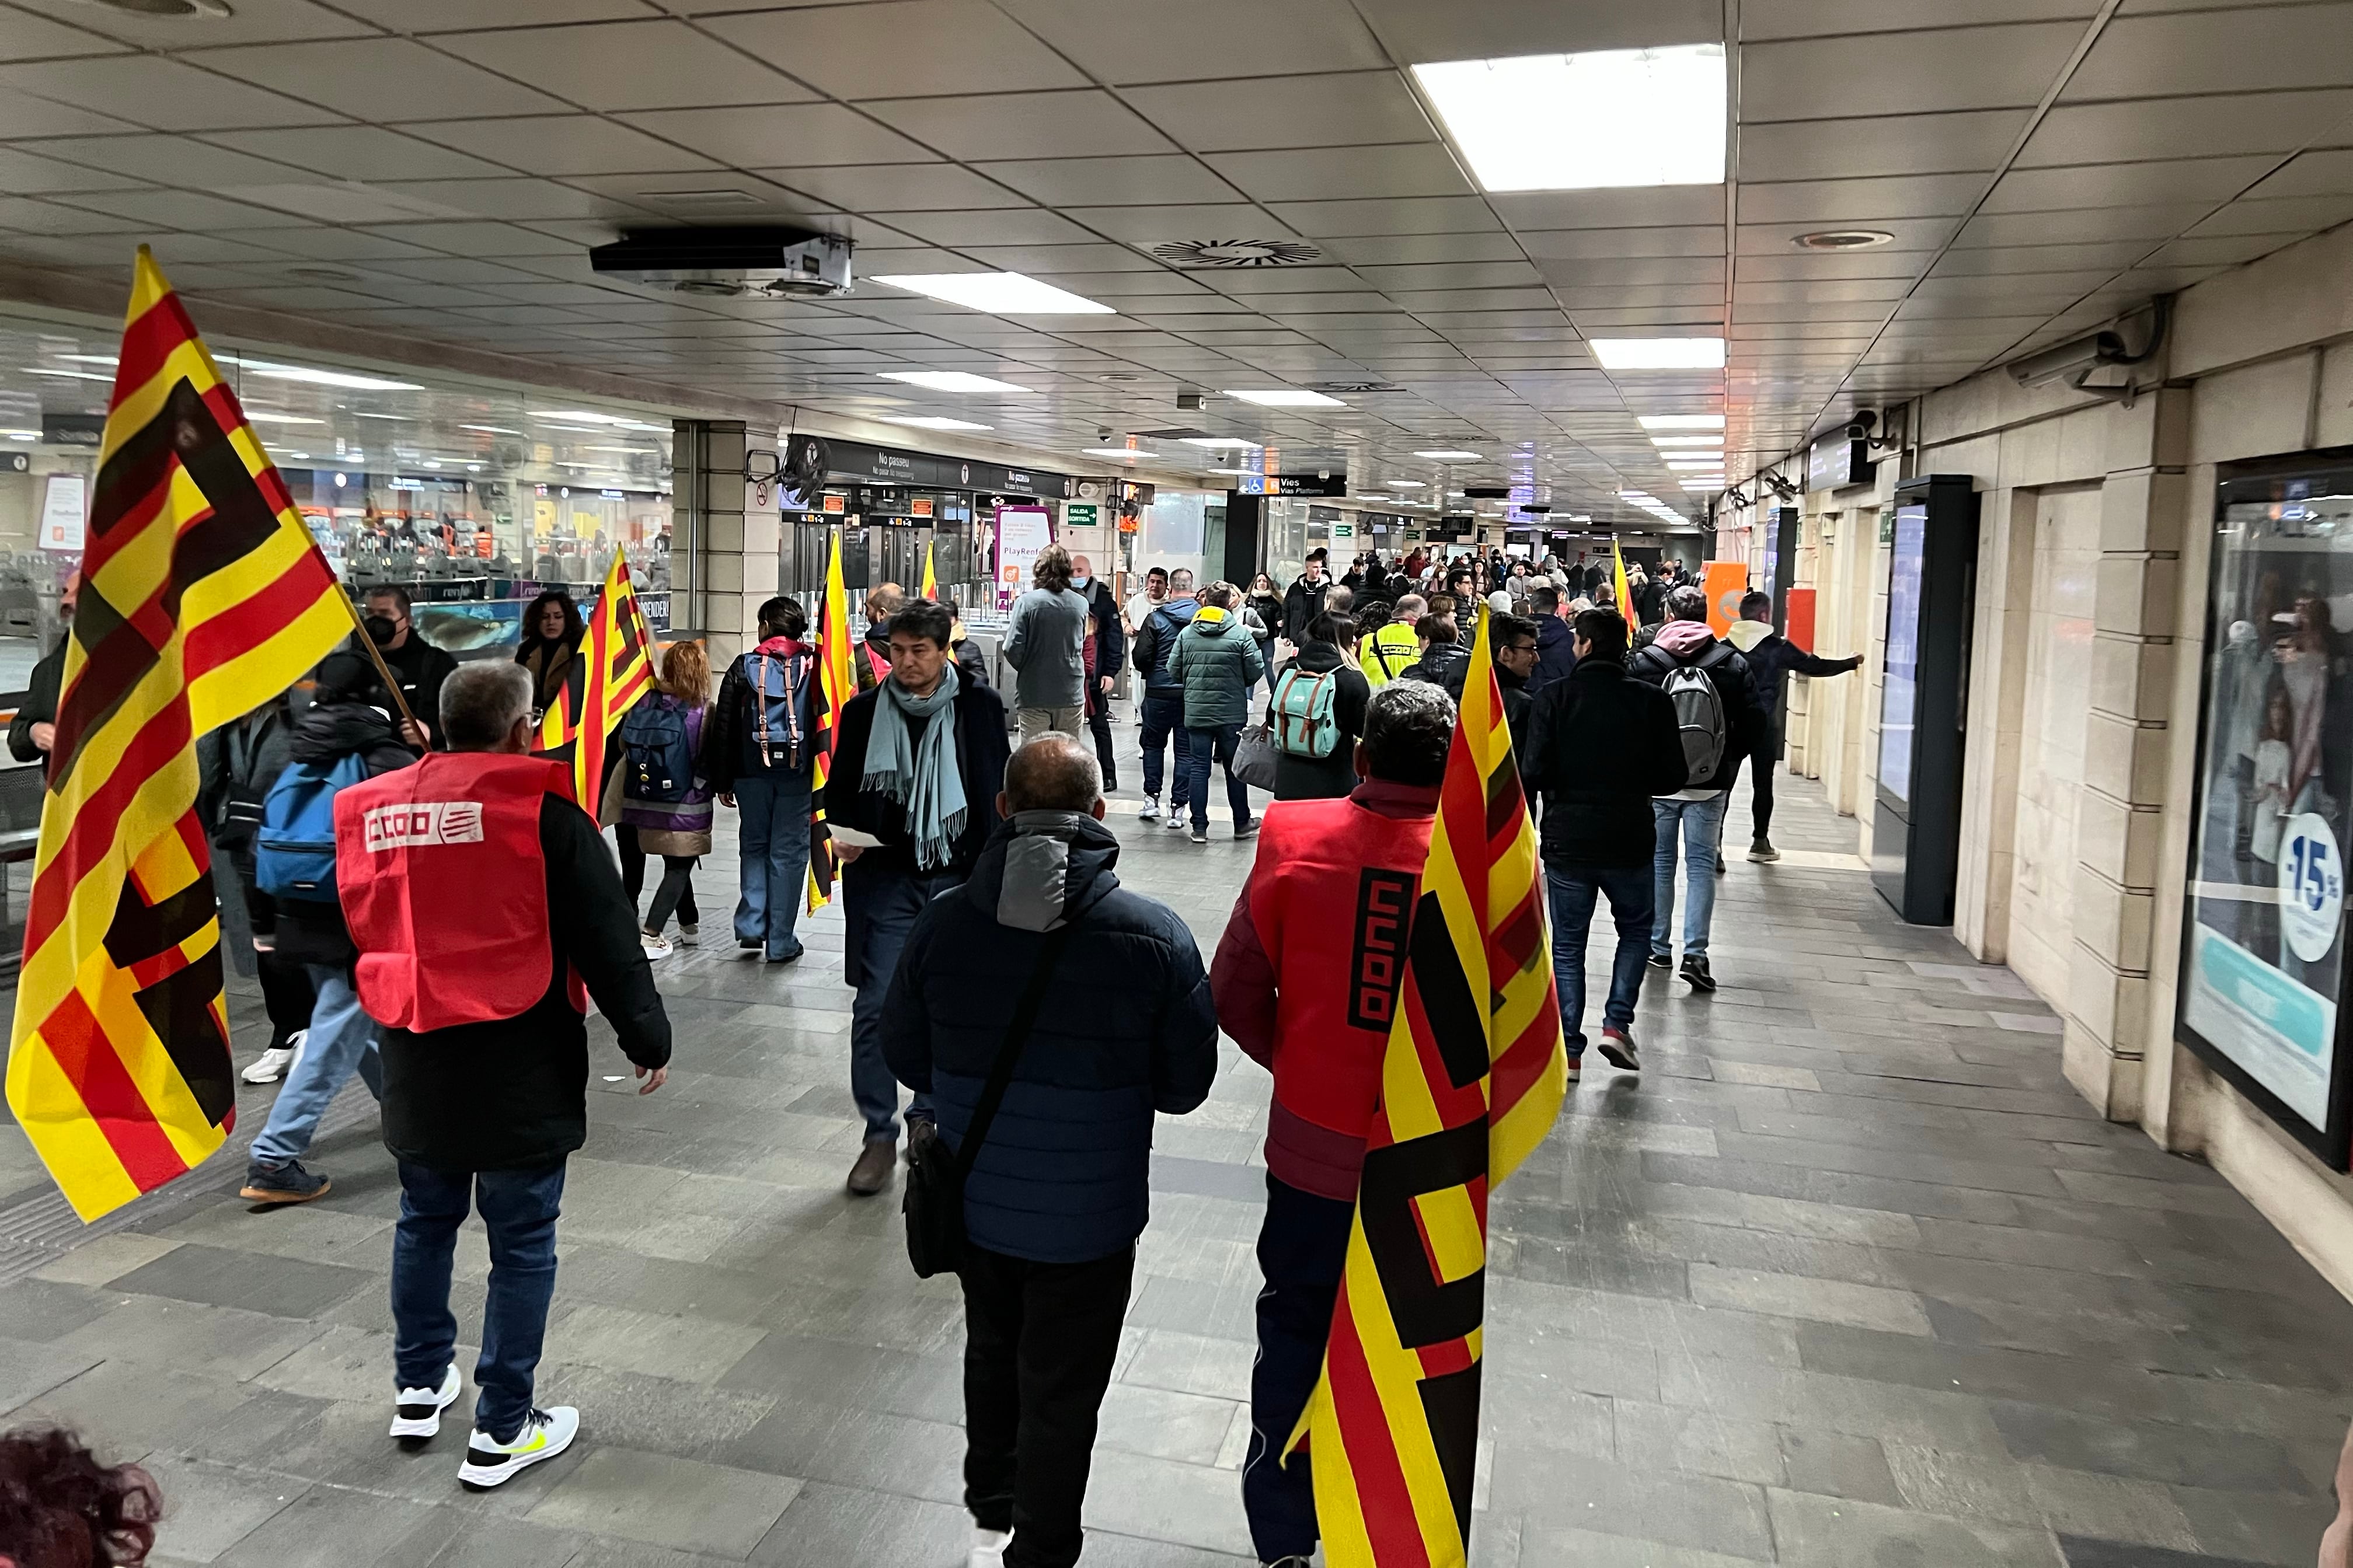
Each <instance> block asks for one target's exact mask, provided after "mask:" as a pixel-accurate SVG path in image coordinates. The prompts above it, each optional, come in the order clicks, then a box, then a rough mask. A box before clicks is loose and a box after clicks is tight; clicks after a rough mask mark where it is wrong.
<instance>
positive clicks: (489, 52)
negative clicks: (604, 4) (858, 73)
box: [435, 21, 817, 110]
mask: <svg viewBox="0 0 2353 1568" xmlns="http://www.w3.org/2000/svg"><path fill="white" fill-rule="evenodd" d="M435 45H436V47H439V48H442V49H446V50H448V52H449V53H451V54H453V55H456V56H458V57H459V58H461V59H466V60H471V61H473V62H474V63H475V64H477V65H481V66H487V67H489V68H491V69H492V70H494V71H498V72H500V73H501V74H503V75H506V76H511V77H515V78H518V79H522V80H524V81H531V82H538V83H541V84H543V85H544V86H545V87H547V88H548V89H549V90H551V91H553V92H554V93H555V94H556V95H557V96H559V97H561V98H564V99H565V100H569V101H571V102H573V103H576V104H579V105H580V106H581V107H582V108H584V109H600V110H626V109H702V108H716V107H720V106H723V105H727V104H744V103H802V102H806V101H807V100H810V99H812V98H815V97H816V96H817V94H815V93H813V92H811V91H809V89H807V88H805V87H803V86H801V85H800V84H799V83H798V82H796V81H794V80H793V79H791V78H789V77H787V76H786V75H785V74H784V73H783V72H781V71H778V70H776V69H775V68H772V67H770V66H768V65H766V64H765V63H764V62H763V61H761V60H759V59H756V58H753V56H752V55H751V54H749V53H747V52H745V51H744V50H742V49H737V48H734V47H730V46H729V45H727V44H724V43H722V42H720V41H718V40H716V39H714V38H712V37H708V36H706V35H704V34H702V33H699V32H697V31H695V30H694V29H693V28H691V27H690V26H687V25H686V24H685V23H683V22H670V21H645V22H613V23H605V24H600V25H592V26H577V27H518V28H514V29H512V30H508V31H501V32H486V33H468V34H464V35H462V36H459V37H445V38H438V39H436V40H435Z"/></svg>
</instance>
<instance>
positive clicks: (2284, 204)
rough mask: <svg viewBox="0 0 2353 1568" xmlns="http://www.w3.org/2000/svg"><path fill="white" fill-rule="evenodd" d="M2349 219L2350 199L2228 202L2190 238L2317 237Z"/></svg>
mask: <svg viewBox="0 0 2353 1568" xmlns="http://www.w3.org/2000/svg"><path fill="white" fill-rule="evenodd" d="M2348 218H2353V196H2342V195H2337V196H2281V197H2278V198H2277V199H2275V200H2272V201H2257V200H2254V199H2253V198H2250V199H2248V200H2245V201H2237V202H2232V204H2231V205H2229V206H2226V207H2224V208H2223V209H2222V210H2221V212H2219V213H2216V214H2215V215H2214V216H2212V217H2210V218H2208V219H2206V220H2205V221H2204V222H2202V223H2200V224H2199V225H2198V226H2197V227H2195V228H2192V229H2189V230H2188V231H2186V232H2187V237H2189V238H2192V239H2199V238H2210V237H2216V236H2221V235H2234V234H2295V235H2307V234H2317V233H2319V232H2320V231H2321V230H2322V229H2324V228H2335V227H2336V226H2337V225H2338V224H2340V223H2343V222H2344V221H2345V220H2346V219H2348Z"/></svg>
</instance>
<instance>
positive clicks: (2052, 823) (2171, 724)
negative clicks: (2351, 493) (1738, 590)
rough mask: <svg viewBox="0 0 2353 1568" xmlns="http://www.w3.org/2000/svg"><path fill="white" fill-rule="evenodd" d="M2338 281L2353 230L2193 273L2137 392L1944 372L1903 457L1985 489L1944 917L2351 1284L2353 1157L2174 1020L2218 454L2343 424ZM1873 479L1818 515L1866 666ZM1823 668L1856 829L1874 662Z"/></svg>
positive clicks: (2145, 1113) (1818, 553)
mask: <svg viewBox="0 0 2353 1568" xmlns="http://www.w3.org/2000/svg"><path fill="white" fill-rule="evenodd" d="M2349 278H2353V228H2346V229H2340V230H2337V231H2336V232H2334V233H2332V234H2327V235H2323V236H2321V237H2317V238H2316V239H2313V240H2309V241H2306V243H2304V244H2302V245H2299V246H2296V247H2292V248H2291V249H2289V250H2286V251H2283V252H2281V253H2279V254H2278V255H2276V256H2274V257H2272V258H2267V259H2265V260H2263V261H2260V262H2257V263H2255V264H2253V266H2250V267H2246V268H2239V269H2236V270H2234V271H2232V272H2230V273H2226V274H2224V275H2222V276H2221V277H2219V278H2216V279H2211V280H2209V281H2208V282H2205V283H2202V284H2200V285H2199V286H2198V287H2196V288H2194V289H2189V290H2187V291H2185V292H2184V293H2183V294H2182V295H2180V296H2179V298H2178V300H2177V301H2176V304H2177V309H2176V313H2175V321H2174V326H2173V331H2172V335H2171V338H2170V341H2169V342H2168V346H2167V348H2166V351H2165V352H2164V353H2163V354H2162V355H2161V356H2160V358H2159V359H2158V362H2156V363H2155V364H2154V365H2152V366H2149V367H2144V369H2143V372H2142V375H2141V385H2142V386H2143V388H2144V390H2143V391H2142V392H2141V393H2140V395H2137V397H2136V398H2135V400H2134V402H2133V404H2132V405H2131V406H2129V407H2126V406H2124V405H2121V404H2112V403H2103V402H2098V401H2095V400H2092V399H2087V398H2086V397H2084V395H2082V394H2080V393H2074V392H2071V391H2069V390H2067V389H2065V388H2063V387H2059V388H2042V389H2035V390H2028V389H2024V388H2021V387H2019V386H2018V385H2017V384H2015V383H2014V382H2013V381H2012V380H2011V379H2010V376H2009V375H2008V374H2005V373H2002V372H2000V371H1994V372H1989V373H1988V374H1981V375H1978V376H1976V377H1973V378H1971V379H1970V380H1968V381H1966V382H1963V383H1960V384H1957V385H1955V386H1951V387H1947V388H1945V389H1943V390H1941V391H1939V392H1936V393H1933V394H1931V395H1928V396H1927V397H1926V398H1925V399H1922V400H1921V402H1920V403H1919V405H1917V406H1916V408H1915V416H1916V418H1915V428H1916V429H1917V430H1918V432H1919V449H1918V450H1917V451H1916V453H1914V454H1912V455H1911V460H1910V463H1909V466H1908V469H1907V471H1908V472H1910V473H1920V474H1926V473H1967V474H1969V475H1971V476H1973V477H1974V478H1975V479H1976V480H1977V484H1978V489H1979V490H1980V492H1981V493H1982V496H1983V500H1982V502H1981V510H1980V513H1979V530H1980V531H1979V543H1978V596H1977V605H1976V620H1975V640H1974V644H1973V651H1972V668H1971V676H1970V690H1969V708H1968V715H1969V717H1968V723H1969V742H1968V752H1967V757H1966V762H1965V770H1966V780H1965V790H1964V803H1963V814H1962V851H1961V870H1960V885H1959V889H1958V899H1957V917H1956V921H1955V933H1956V935H1957V937H1958V938H1959V939H1960V941H1961V942H1963V943H1964V944H1966V945H1967V946H1968V949H1969V950H1970V951H1971V952H1973V953H1975V954H1977V955H1978V957H1979V958H1980V959H1983V960H1985V961H1986V962H1988V963H2003V962H2008V963H2013V964H2014V965H2016V966H2017V967H2018V969H2019V970H2020V973H2021V974H2022V975H2023V976H2024V977H2026V978H2027V979H2028V981H2029V982H2030V984H2033V985H2034V986H2035V987H2036V989H2037V990H2038V991H2040V992H2041V993H2042V995H2043V996H2044V998H2045V999H2046V1000H2047V1001H2049V1002H2050V1003H2051V1005H2052V1007H2053V1008H2054V1009H2056V1010H2057V1011H2058V1012H2059V1013H2060V1015H2061V1016H2062V1017H2063V1019H2064V1022H2065V1031H2064V1034H2063V1037H2062V1038H2061V1042H2060V1047H2059V1048H2060V1050H2061V1052H2062V1060H2063V1067H2064V1068H2065V1070H2066V1072H2067V1075H2068V1077H2069V1079H2071V1080H2072V1081H2073V1082H2074V1083H2075V1084H2076V1085H2077V1087H2078V1088H2079V1089H2082V1090H2083V1092H2084V1094H2085V1095H2086V1096H2087V1097H2088V1098H2089V1099H2090V1100H2092V1102H2093V1103H2094V1105H2096V1106H2098V1107H2099V1108H2100V1109H2101V1110H2103V1111H2104V1112H2105V1114H2106V1115H2108V1116H2109V1117H2111V1118H2113V1119H2115V1120H2117V1121H2137V1122H2139V1123H2140V1124H2142V1125H2143V1126H2145V1127H2146V1128H2147V1130H2148V1131H2149V1133H2150V1135H2151V1136H2152V1137H2153V1138H2155V1139H2156V1140H2157V1141H2158V1142H2160V1143H2161V1144H2163V1145H2164V1146H2165V1147H2167V1148H2168V1149H2172V1150H2175V1151H2177V1152H2182V1153H2187V1154H2196V1155H2200V1156H2202V1157H2204V1158H2206V1159H2208V1160H2210V1161H2211V1163H2213V1165H2214V1166H2215V1168H2216V1169H2217V1170H2219V1171H2221V1173H2223V1174H2224V1175H2225V1176H2226V1177H2228V1178H2229V1179H2230V1180H2231V1181H2232V1183H2233V1184H2236V1185H2237V1186H2238V1187H2240V1188H2241V1189H2242V1191H2244V1192H2245V1193H2247V1194H2249V1196H2250V1197H2251V1198H2253V1201H2254V1202H2255V1203H2256V1204H2257V1205H2258V1206H2259V1207H2261V1208H2262V1209H2263V1211H2264V1213H2265V1214H2266V1215H2269V1216H2270V1217H2271V1219H2272V1220H2273V1222H2274V1224H2276V1225H2278V1226H2279V1227H2280V1228H2281V1230H2282V1231H2284V1233H2285V1234H2286V1235H2287V1236H2288V1237H2290V1238H2291V1239H2292V1240H2294V1241H2295V1243H2296V1245H2297V1246H2298V1247H2301V1248H2303V1249H2304V1250H2305V1252H2306V1254H2307V1256H2309V1257H2311V1258H2313V1260H2314V1261H2315V1262H2316V1264H2317V1265H2318V1266H2319V1267H2320V1268H2322V1270H2323V1271H2324V1272H2326V1273H2327V1275H2328V1276H2329V1278H2330V1279H2332V1280H2333V1281H2335V1282H2336V1283H2337V1286H2338V1288H2339V1289H2343V1290H2345V1291H2346V1292H2347V1293H2348V1295H2353V1182H2348V1180H2347V1179H2346V1178H2345V1177H2344V1176H2343V1175H2341V1174H2338V1173H2332V1172H2329V1171H2327V1170H2326V1169H2325V1168H2323V1167H2322V1166H2321V1165H2320V1164H2319V1163H2318V1162H2317V1161H2316V1160H2314V1159H2312V1158H2311V1157H2310V1156H2309V1155H2308V1154H2306V1152H2304V1151H2303V1149H2302V1148H2301V1147H2299V1146H2298V1145H2296V1144H2295V1142H2293V1140H2291V1139H2289V1138H2288V1137H2287V1136H2285V1135H2284V1133H2282V1132H2281V1131H2279V1130H2278V1129H2277V1128H2275V1127H2274V1126H2273V1125H2272V1124H2271V1122H2270V1121H2269V1120H2268V1119H2267V1118H2266V1117H2264V1116H2263V1114H2262V1113H2261V1112H2260V1111H2257V1110H2254V1109H2253V1108H2252V1107H2251V1106H2250V1105H2248V1104H2247V1103H2246V1102H2245V1100H2243V1099H2242V1097H2241V1096H2239V1095H2238V1094H2237V1093H2236V1092H2235V1091H2233V1090H2232V1089H2230V1088H2229V1086H2228V1085H2226V1084H2224V1083H2223V1082H2222V1081H2221V1079H2219V1078H2217V1077H2216V1076H2215V1075H2214V1074H2212V1073H2211V1072H2209V1071H2208V1070H2207V1069H2206V1068H2204V1067H2203V1065H2202V1064H2200V1062H2199V1061H2198V1060H2197V1059H2196V1058H2194V1057H2192V1056H2191V1055H2190V1054H2189V1052H2188V1050H2187V1049H2186V1048H2184V1047H2179V1046H2178V1045H2177V1044H2176V1043H2175V1042H2174V1038H2173V1016H2174V987H2175V963H2176V954H2177V953H2178V952H2179V942H2180V938H2181V913H2182V900H2183V891H2184V888H2183V884H2184V880H2185V867H2186V865H2187V863H2188V858H2189V826H2190V825H2189V801H2190V799H2191V795H2192V788H2191V775H2192V772H2193V768H2194V761H2195V752H2196V749H2197V725H2198V701H2199V671H2200V668H2201V665H2202V652H2203V650H2202V639H2203V635H2204V626H2205V616H2206V578H2207V550H2206V546H2207V544H2208V542H2209V541H2210V539H2211V526H2210V520H2211V517H2212V514H2213V505H2214V482H2215V465H2216V464H2218V463H2224V462H2230V461H2233V460H2237V459H2242V458H2257V457H2268V456H2274V455H2279V454H2285V453H2294V452H2297V451H2301V450H2305V449H2308V448H2312V447H2330V446H2344V445H2353V287H2348V282H2347V279H2349ZM1895 467H1896V465H1895V464H1894V463H1886V464H1883V465H1882V468H1881V474H1882V479H1881V486H1880V488H1881V489H1882V490H1884V489H1887V488H1888V487H1889V486H1890V485H1892V483H1893V480H1894V477H1895V476H1894V472H1893V470H1894V468H1895ZM1862 493H1863V492H1841V493H1839V494H1836V495H1832V496H1826V497H1815V496H1809V497H1808V498H1807V526H1808V529H1809V531H1810V534H1813V535H1815V536H1816V543H1817V548H1816V550H1815V551H1814V552H1812V555H1811V563H1810V569H1811V572H1812V574H1813V576H1812V580H1813V581H1814V583H1815V584H1816V585H1817V586H1818V587H1820V588H1821V589H1823V592H1822V594H1821V601H1822V612H1821V616H1820V627H1821V630H1820V636H1819V637H1818V639H1817V640H1818V646H1819V647H1822V648H1825V649H1829V650H1832V651H1836V650H1839V649H1841V648H1842V647H1845V646H1848V643H1847V641H1846V639H1847V638H1849V637H1853V636H1855V635H1857V634H1858V633H1861V634H1862V635H1867V636H1869V637H1870V638H1871V641H1872V645H1873V646H1872V647H1870V649H1869V651H1870V653H1871V655H1872V662H1871V665H1870V666H1869V668H1873V669H1874V670H1875V669H1876V668H1877V666H1878V662H1879V658H1878V652H1879V650H1878V647H1877V646H1876V644H1877V641H1878V627H1879V626H1880V625H1881V623H1882V622H1883V616H1884V602H1885V601H1884V591H1883V589H1884V574H1885V567H1884V564H1883V562H1882V561H1880V560H1879V559H1878V556H1877V553H1876V552H1875V550H1873V549H1869V548H1866V545H1865V540H1866V538H1868V539H1869V540H1871V541H1873V542H1875V539H1876V526H1875V518H1873V519H1871V520H1868V521H1866V519H1865V517H1864V515H1863V514H1864V511H1865V507H1864V505H1862V504H1858V502H1857V500H1856V499H1855V498H1856V497H1857V496H1858V495H1860V494H1862ZM2094 518H2095V519H2096V524H2095V525H2094V522H2093V521H2091V520H2092V519H2094ZM2086 569H2088V577H2085V576H2084V571H2085V570H2086ZM1857 612H1860V613H1862V615H1864V616H1867V620H1866V622H1865V624H1864V625H1863V626H1861V627H1856V626H1854V624H1853V621H1852V616H1853V615H1855V614H1856V613H1857ZM2086 615H2088V625H2086V624H2085V621H2084V617H2085V616H2086ZM1841 617H1848V618H1845V619H1841ZM2054 661H2056V662H2054ZM2061 664H2065V665H2067V666H2069V668H2060V667H2059V666H2060V665H2061ZM2059 679H2068V680H2073V681H2074V682H2076V683H2077V684H2076V686H2075V688H2074V689H2073V690H2071V691H2067V692H2064V693H2062V692H2060V691H2059V690H2058V689H2056V688H2054V686H2053V682H2054V681H2056V680H2059ZM1834 692H1835V687H1830V688H1828V689H1826V688H1825V687H1824V686H1823V685H1820V684H1817V685H1815V686H1814V687H1813V688H1812V689H1810V690H1809V691H1808V692H1807V693H1806V694H1805V700H1804V705H1803V710H1802V723H1801V722H1800V721H1799V717H1798V715H1799V712H1800V709H1799V703H1797V702H1795V701H1793V703H1792V714H1793V718H1792V724H1791V730H1792V734H1791V755H1792V766H1793V767H1799V768H1800V771H1803V772H1805V773H1810V774H1814V775H1816V776H1820V777H1823V778H1825V779H1826V780H1827V781H1828V783H1829V785H1830V794H1831V800H1832V803H1833V804H1834V805H1837V807H1838V808H1839V809H1840V810H1841V811H1846V812H1856V811H1858V810H1861V811H1862V820H1861V823H1860V824H1859V826H1861V828H1862V831H1861V833H1860V835H1859V837H1861V838H1862V849H1863V852H1864V853H1866V854H1867V853H1868V852H1869V843H1868V826H1867V825H1868V816H1869V814H1868V810H1867V806H1868V803H1869V801H1870V798H1871V761H1872V751H1871V745H1872V742H1873V740H1874V739H1875V737H1874V736H1873V734H1872V729H1873V723H1872V721H1873V717H1874V716H1875V714H1876V712H1877V706H1878V693H1877V684H1876V680H1875V679H1874V680H1873V682H1871V683H1870V686H1869V688H1868V689H1867V690H1866V689H1860V688H1859V689H1856V690H1854V691H1852V693H1850V694H1849V695H1850V697H1851V699H1852V700H1850V701H1848V702H1846V703H1841V702H1839V701H1837V700H1834V698H1833V700H1824V698H1825V697H1827V696H1832V694H1833V693H1834ZM2078 726H2080V732H2078ZM1800 759H1802V766H1800ZM2071 795H2072V797H2073V820H2072V823H2070V822H2067V821H2065V820H2064V816H2065V813H2066V810H2067V804H2068V800H2069V797H2070V796H2071ZM2029 922H2031V924H2032V926H2033V928H2034V931H2033V934H2031V935H2028V934H2027V933H2026V932H2025V931H2024V930H2023V929H2022V928H2023V927H2024V926H2025V925H2026V924H2028V923H2029Z"/></svg>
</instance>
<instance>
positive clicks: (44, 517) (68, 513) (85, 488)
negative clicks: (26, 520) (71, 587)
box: [41, 474, 90, 550]
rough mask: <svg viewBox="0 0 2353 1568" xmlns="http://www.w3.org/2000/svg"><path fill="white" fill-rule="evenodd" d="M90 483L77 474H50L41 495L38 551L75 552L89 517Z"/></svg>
mask: <svg viewBox="0 0 2353 1568" xmlns="http://www.w3.org/2000/svg"><path fill="white" fill-rule="evenodd" d="M89 499H90V481H89V480H88V479H84V478H82V476H81V475H79V474H51V475H50V476H49V482H48V488H47V489H46V490H44V491H43V492H42V495H41V548H42V549H44V550H79V549H80V548H81V538H82V526H83V523H84V521H85V520H86V519H87V518H88V516H89V510H88V507H89Z"/></svg>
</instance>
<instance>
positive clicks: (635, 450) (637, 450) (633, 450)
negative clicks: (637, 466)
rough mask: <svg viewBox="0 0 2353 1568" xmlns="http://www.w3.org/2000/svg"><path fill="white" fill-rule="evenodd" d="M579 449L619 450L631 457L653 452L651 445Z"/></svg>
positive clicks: (589, 450)
mask: <svg viewBox="0 0 2353 1568" xmlns="http://www.w3.org/2000/svg"><path fill="white" fill-rule="evenodd" d="M580 449H581V450H582V451H584V452H620V453H624V454H626V455H627V456H629V457H633V458H636V457H650V456H651V455H652V454H653V448H652V447H581V448H580Z"/></svg>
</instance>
